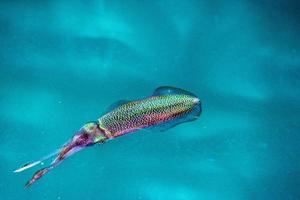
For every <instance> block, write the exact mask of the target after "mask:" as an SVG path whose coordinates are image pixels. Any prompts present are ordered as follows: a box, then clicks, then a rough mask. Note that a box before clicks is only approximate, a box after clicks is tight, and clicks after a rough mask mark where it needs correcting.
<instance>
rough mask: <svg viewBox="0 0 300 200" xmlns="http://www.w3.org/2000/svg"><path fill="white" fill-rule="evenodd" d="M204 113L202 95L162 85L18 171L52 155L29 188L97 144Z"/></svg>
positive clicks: (119, 106)
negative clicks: (83, 150) (50, 160)
mask: <svg viewBox="0 0 300 200" xmlns="http://www.w3.org/2000/svg"><path fill="white" fill-rule="evenodd" d="M201 112H202V108H201V102H200V100H199V98H198V97H197V96H196V95H194V94H193V93H191V92H188V91H186V90H183V89H179V88H175V87H170V86H162V87H159V88H157V89H156V90H155V91H154V92H153V94H152V95H151V96H148V97H146V98H143V99H139V100H135V101H125V100H121V101H118V102H116V103H114V104H113V105H112V106H111V107H110V109H109V111H108V112H107V113H106V114H104V115H102V116H101V117H100V118H99V119H98V120H97V121H92V122H88V123H86V124H84V125H83V126H82V128H80V129H79V131H77V132H76V133H75V135H74V136H73V137H72V139H71V140H69V141H68V142H67V143H66V144H64V145H63V146H62V147H61V148H59V149H57V150H56V151H54V152H53V153H51V154H49V155H47V156H45V157H43V158H41V159H39V160H36V161H33V162H30V163H27V164H25V165H23V166H22V167H21V168H19V169H17V170H15V171H14V172H15V173H19V172H22V171H24V170H26V169H29V168H31V167H34V166H36V165H38V164H41V163H43V161H45V160H48V159H50V158H53V157H54V159H53V161H52V162H51V163H50V165H49V166H47V167H44V168H42V169H40V170H38V171H36V172H35V173H34V175H33V176H32V178H31V179H30V180H29V181H28V182H27V183H26V184H25V187H26V188H28V187H29V186H31V185H32V184H33V183H35V182H36V181H37V180H39V179H40V178H41V177H42V176H44V175H45V174H47V173H48V172H49V171H51V170H52V169H54V168H55V167H57V166H58V165H59V164H60V163H62V161H64V160H65V159H66V158H68V157H70V156H71V155H73V154H74V153H76V152H78V151H80V150H82V149H84V148H86V147H90V146H93V145H95V144H103V143H105V142H107V141H109V140H112V139H115V138H117V137H119V136H123V135H126V134H128V133H133V132H136V131H139V130H142V129H150V130H151V129H158V130H159V131H165V130H168V129H170V128H172V127H174V126H176V125H178V124H182V123H184V122H190V121H194V120H196V119H197V118H198V117H199V116H200V114H201Z"/></svg>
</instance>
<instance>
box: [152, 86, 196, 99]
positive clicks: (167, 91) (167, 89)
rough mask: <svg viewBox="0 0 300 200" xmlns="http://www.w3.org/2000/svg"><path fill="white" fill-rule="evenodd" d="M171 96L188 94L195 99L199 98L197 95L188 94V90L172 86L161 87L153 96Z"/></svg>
mask: <svg viewBox="0 0 300 200" xmlns="http://www.w3.org/2000/svg"><path fill="white" fill-rule="evenodd" d="M170 94H186V95H190V96H193V97H197V96H196V95H195V94H193V93H191V92H188V91H186V90H183V89H180V88H176V87H172V86H161V87H158V88H156V89H155V90H154V92H153V96H160V95H170Z"/></svg>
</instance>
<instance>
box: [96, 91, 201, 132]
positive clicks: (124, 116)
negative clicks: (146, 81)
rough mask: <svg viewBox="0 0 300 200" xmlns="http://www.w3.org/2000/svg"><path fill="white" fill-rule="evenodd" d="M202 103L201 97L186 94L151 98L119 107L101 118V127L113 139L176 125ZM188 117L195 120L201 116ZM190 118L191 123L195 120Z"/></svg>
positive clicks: (197, 114) (196, 114)
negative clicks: (170, 124)
mask: <svg viewBox="0 0 300 200" xmlns="http://www.w3.org/2000/svg"><path fill="white" fill-rule="evenodd" d="M198 104H199V100H198V98H196V97H194V96H190V95H186V94H167V95H160V96H152V97H149V98H146V99H143V100H139V101H132V102H128V103H125V104H123V105H120V106H119V107H117V108H115V109H114V110H112V111H111V112H109V113H107V114H105V115H104V116H103V117H101V118H100V119H99V126H100V128H101V129H103V130H104V131H105V133H106V134H107V135H108V136H109V137H111V138H113V137H117V136H121V135H123V134H126V133H130V132H133V131H136V130H140V129H143V128H148V127H152V126H157V125H162V124H165V123H169V122H173V121H174V120H178V119H180V118H182V117H186V116H189V114H190V113H193V111H195V107H196V106H197V105H198ZM194 114H195V115H194V116H189V117H190V118H192V119H195V118H197V116H199V114H200V110H199V113H194ZM190 118H188V119H187V120H188V121H191V120H192V119H190Z"/></svg>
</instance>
